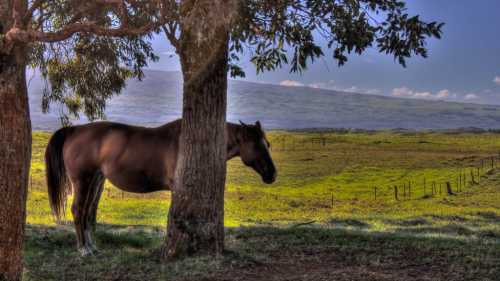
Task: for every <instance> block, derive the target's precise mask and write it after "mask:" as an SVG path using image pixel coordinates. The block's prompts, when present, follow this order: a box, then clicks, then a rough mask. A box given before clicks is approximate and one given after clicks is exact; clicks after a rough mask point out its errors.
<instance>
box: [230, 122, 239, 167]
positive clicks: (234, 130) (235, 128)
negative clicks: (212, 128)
mask: <svg viewBox="0 0 500 281" xmlns="http://www.w3.org/2000/svg"><path fill="white" fill-rule="evenodd" d="M241 129H242V128H241V126H240V125H237V124H233V123H227V126H226V130H227V159H228V160H229V159H231V158H234V157H236V156H239V155H240V143H239V141H238V139H241V137H240V134H241V133H242V131H241Z"/></svg>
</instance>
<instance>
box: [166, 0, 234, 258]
mask: <svg viewBox="0 0 500 281" xmlns="http://www.w3.org/2000/svg"><path fill="white" fill-rule="evenodd" d="M225 2H226V1H198V2H196V3H195V4H194V2H191V1H184V7H181V16H182V17H183V21H182V25H181V37H180V46H179V48H178V50H177V51H178V53H179V56H180V59H181V65H182V71H183V76H184V100H183V114H182V133H181V137H180V144H179V146H180V147H179V156H178V161H177V167H176V172H175V181H174V186H173V189H172V205H171V207H170V211H169V216H168V226H167V237H166V241H165V244H164V246H163V248H162V256H163V258H165V259H173V258H176V257H179V256H185V255H194V254H211V255H217V254H220V253H222V251H223V250H224V186H225V181H226V140H225V139H226V136H225V127H226V96H227V65H228V58H227V56H228V38H229V37H228V26H229V25H228V23H227V22H225V21H226V20H227V17H226V18H225V19H224V20H223V21H224V22H220V20H217V18H218V19H221V18H224V16H223V15H224V13H225V11H228V10H227V9H229V10H230V8H229V7H228V6H224V5H226V3H225ZM189 4H192V5H191V6H190V5H189ZM214 19H215V20H214ZM207 21H209V22H207ZM210 21H215V22H210Z"/></svg>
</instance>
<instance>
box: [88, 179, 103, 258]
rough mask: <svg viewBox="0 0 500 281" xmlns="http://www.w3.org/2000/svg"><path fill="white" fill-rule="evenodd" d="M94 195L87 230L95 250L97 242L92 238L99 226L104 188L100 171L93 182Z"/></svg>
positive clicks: (90, 242) (89, 240)
mask: <svg viewBox="0 0 500 281" xmlns="http://www.w3.org/2000/svg"><path fill="white" fill-rule="evenodd" d="M92 186H93V188H92V189H93V193H94V197H93V200H92V203H91V205H90V210H89V215H88V218H87V219H88V225H89V228H88V229H87V231H86V233H85V234H86V235H87V237H86V238H87V242H88V244H89V245H90V247H91V248H92V249H93V250H97V248H96V246H95V244H94V243H93V240H92V237H91V236H92V234H94V235H95V231H96V227H97V208H98V206H99V200H100V199H101V195H102V192H103V190H104V176H103V175H102V174H101V173H100V172H98V173H97V175H96V176H95V179H94V181H93V182H92Z"/></svg>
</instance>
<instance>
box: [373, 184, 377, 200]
mask: <svg viewBox="0 0 500 281" xmlns="http://www.w3.org/2000/svg"><path fill="white" fill-rule="evenodd" d="M373 191H374V193H375V201H377V187H376V186H375V187H373Z"/></svg>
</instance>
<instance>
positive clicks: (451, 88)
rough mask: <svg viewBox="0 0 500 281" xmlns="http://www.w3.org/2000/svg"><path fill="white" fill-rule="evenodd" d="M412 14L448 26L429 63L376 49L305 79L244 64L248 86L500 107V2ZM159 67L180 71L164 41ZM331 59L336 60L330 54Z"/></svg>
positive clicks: (423, 8) (158, 47) (420, 1)
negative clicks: (398, 57)
mask: <svg viewBox="0 0 500 281" xmlns="http://www.w3.org/2000/svg"><path fill="white" fill-rule="evenodd" d="M407 3H408V9H409V12H410V13H412V14H420V15H421V17H422V18H423V19H426V20H435V21H442V22H445V23H446V25H445V27H444V35H443V38H442V39H441V40H431V41H429V43H428V48H429V58H427V59H422V58H414V59H411V60H409V62H408V66H407V68H403V67H401V66H400V65H398V64H397V63H396V62H394V60H393V58H392V57H390V56H386V55H383V54H379V53H378V52H377V51H376V50H375V49H371V50H368V51H367V52H365V53H364V54H363V55H361V56H358V55H353V56H351V57H350V61H349V62H348V63H347V64H346V65H345V66H342V67H338V66H337V65H336V63H335V62H334V61H333V60H332V59H331V58H330V56H329V55H327V56H326V57H325V58H324V59H321V60H318V61H317V62H316V63H314V64H313V65H311V66H310V67H309V69H308V71H306V72H305V73H303V74H302V75H299V74H290V73H289V68H288V67H284V68H283V69H281V70H278V71H275V72H266V73H264V74H259V75H256V72H255V68H254V67H253V65H252V64H251V63H250V62H249V61H248V60H247V61H244V60H243V61H242V63H241V66H242V67H243V68H244V69H245V71H246V74H247V77H246V78H245V79H243V80H248V81H253V82H261V83H273V84H282V85H285V86H309V87H319V88H327V89H333V90H341V91H347V92H358V93H365V94H378V95H386V96H396V97H404V98H414V99H432V100H448V101H460V102H474V103H487V104H500V1H498V0H476V1H470V0H409V1H407ZM153 46H154V49H155V51H156V52H157V54H158V55H160V61H159V62H158V63H154V64H151V65H150V68H152V69H159V70H174V71H179V70H180V67H179V62H178V57H176V56H175V55H174V56H172V53H173V52H172V51H173V48H172V47H171V46H170V45H169V44H168V43H167V41H166V39H165V38H164V37H163V36H157V37H155V38H154V39H153ZM325 53H327V54H331V52H328V50H326V52H325Z"/></svg>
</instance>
